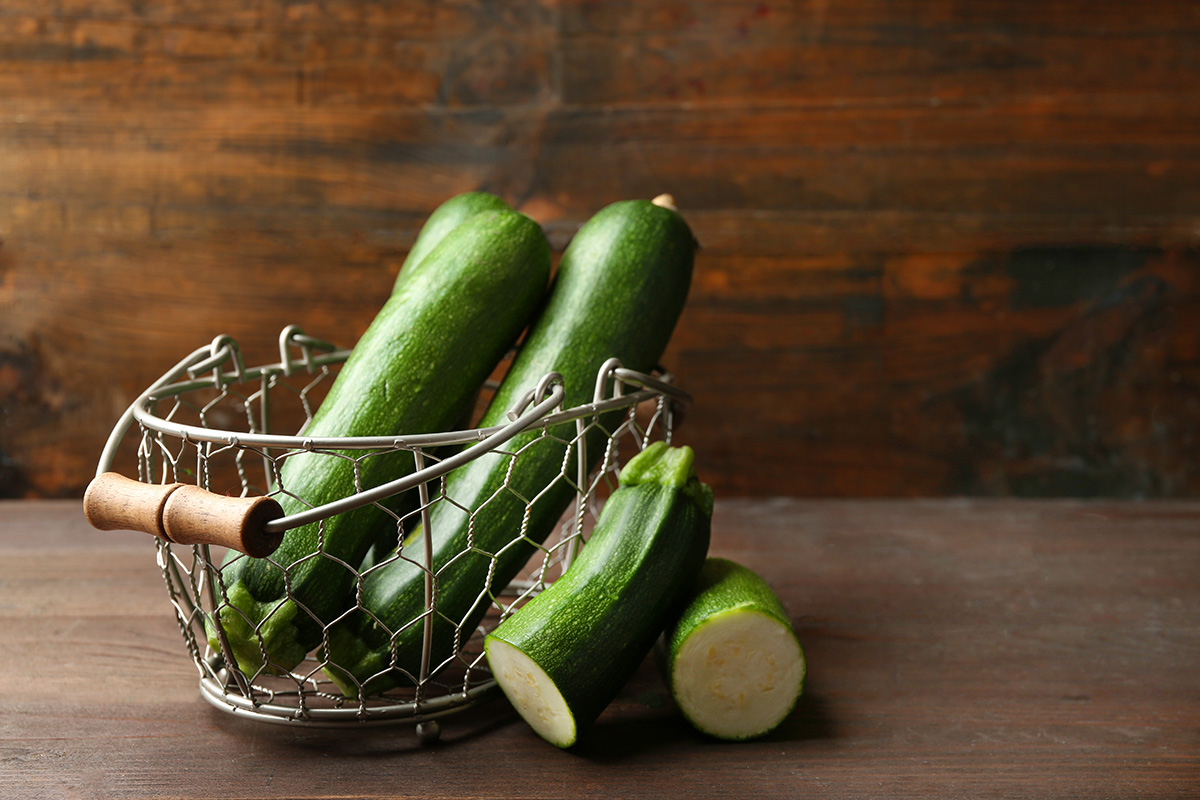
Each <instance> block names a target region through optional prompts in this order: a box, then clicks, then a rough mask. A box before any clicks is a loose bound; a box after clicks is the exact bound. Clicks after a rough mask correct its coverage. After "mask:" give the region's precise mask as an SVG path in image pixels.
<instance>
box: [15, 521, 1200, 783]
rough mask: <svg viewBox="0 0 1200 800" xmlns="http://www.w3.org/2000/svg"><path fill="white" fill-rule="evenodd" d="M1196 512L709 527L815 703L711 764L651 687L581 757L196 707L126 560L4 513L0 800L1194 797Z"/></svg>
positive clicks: (1198, 748)
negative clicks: (785, 625)
mask: <svg viewBox="0 0 1200 800" xmlns="http://www.w3.org/2000/svg"><path fill="white" fill-rule="evenodd" d="M1198 523H1200V507H1197V505H1196V504H1195V503H1194V502H1192V503H1185V502H1155V503H1116V502H1080V501H1061V500H1060V501H1012V500H1006V501H1005V500H971V501H968V500H926V501H859V502H849V501H800V500H789V499H782V498H780V499H773V500H718V503H717V510H716V515H715V517H714V530H713V548H712V552H713V554H718V555H722V556H725V557H729V558H733V559H736V560H738V561H740V562H742V563H745V564H747V565H748V566H751V567H752V568H754V569H756V570H757V571H759V572H760V573H761V574H762V575H763V576H764V577H765V578H766V579H767V580H768V581H769V582H770V583H771V584H772V586H773V587H774V588H775V589H776V590H777V591H778V593H779V594H780V597H781V598H782V600H783V602H784V605H785V607H786V609H787V611H788V613H789V614H790V615H791V617H792V620H793V624H794V625H795V627H796V630H797V632H798V634H799V637H800V640H801V642H802V644H803V645H804V647H805V650H806V653H807V656H808V661H809V678H808V683H807V687H806V693H805V696H804V698H803V699H802V702H801V704H800V706H799V707H798V708H797V710H796V712H795V713H794V714H793V716H792V717H790V718H789V719H788V720H787V721H786V722H785V724H784V725H783V727H782V728H780V729H779V730H778V731H776V732H775V733H774V734H772V735H771V736H769V737H767V738H766V739H763V740H761V741H756V742H750V743H745V744H727V743H724V744H723V743H714V742H712V741H708V740H705V739H704V738H702V737H701V736H699V735H698V734H696V733H695V732H693V731H691V730H690V729H689V728H688V727H687V726H686V724H685V723H684V722H682V720H681V718H680V717H679V716H678V715H677V713H676V712H675V710H674V708H673V706H672V704H671V701H670V700H669V699H668V697H667V696H666V694H665V693H664V691H663V688H662V685H661V684H660V682H659V679H658V677H657V675H656V673H655V671H654V669H653V665H652V664H651V663H649V662H648V663H647V664H645V665H644V666H643V668H642V669H641V670H640V671H639V672H638V674H637V675H636V676H635V677H634V679H633V680H632V681H631V683H630V684H629V685H628V686H627V687H626V689H625V690H624V691H623V692H622V694H621V695H620V696H619V697H618V699H617V700H616V701H615V702H614V704H613V705H612V706H610V708H609V709H608V710H607V711H606V712H605V713H604V715H603V716H602V717H601V719H600V721H599V724H598V725H597V727H596V728H595V729H594V730H593V731H592V732H591V734H590V735H589V736H588V737H587V738H586V739H585V740H584V741H583V742H581V744H580V745H579V746H578V747H577V748H575V749H573V750H572V751H570V752H562V751H559V750H557V749H555V748H553V747H550V746H549V745H546V744H545V743H544V742H542V741H540V740H539V739H537V737H536V736H535V735H534V734H533V733H532V732H531V731H530V730H529V729H528V728H527V727H526V726H525V725H524V724H523V723H521V722H520V720H519V719H518V718H517V717H516V716H515V714H514V713H513V712H512V711H511V710H509V708H508V707H507V705H506V704H505V703H503V702H502V701H496V702H494V703H489V704H486V705H484V706H482V707H480V708H478V709H477V710H475V711H472V712H470V713H467V714H463V715H460V716H459V717H456V718H454V719H451V720H448V721H446V722H445V724H444V726H443V740H442V742H441V744H439V745H437V746H435V747H431V748H423V747H421V746H419V745H418V744H417V742H416V738H415V736H414V735H413V733H412V731H411V730H409V729H407V728H403V727H401V728H397V729H394V730H381V729H376V730H374V731H353V732H331V731H320V730H307V729H300V728H294V727H280V726H274V725H264V724H261V723H249V722H246V721H244V720H239V719H235V718H232V717H230V716H228V715H225V714H223V713H221V712H219V711H217V710H215V709H213V708H211V707H209V706H208V705H207V704H206V703H204V701H203V700H201V698H200V697H199V693H198V692H197V689H196V685H195V680H196V673H195V671H194V668H193V667H192V666H191V665H190V664H189V661H188V656H187V654H186V651H185V650H184V647H183V643H182V641H181V639H180V637H179V633H178V631H177V629H176V626H175V623H174V621H173V619H172V616H171V611H170V606H169V604H168V602H167V597H166V593H165V590H164V589H163V586H162V583H161V580H160V576H159V571H158V568H157V566H156V565H155V563H154V548H153V545H152V544H151V543H150V542H149V541H147V540H146V539H145V537H144V535H143V534H132V533H130V534H122V533H118V532H111V533H100V532H96V531H92V530H91V529H89V528H88V527H87V526H86V523H85V522H84V520H83V517H82V513H81V511H80V508H79V504H78V503H77V502H75V501H43V502H29V501H7V502H4V503H0V632H2V633H3V635H4V637H5V641H6V646H5V647H4V648H0V678H2V680H0V759H2V760H0V763H3V765H4V766H3V768H2V769H0V794H3V795H4V796H6V797H26V796H35V797H89V798H108V797H121V798H130V799H133V798H152V797H153V798H162V797H185V796H186V797H206V798H233V797H238V798H258V797H262V798H270V797H294V798H304V797H330V796H357V797H392V798H400V797H411V798H449V797H497V796H503V797H514V798H517V797H522V798H524V797H528V798H555V797H581V798H590V797H613V796H621V797H667V798H674V797H679V798H691V797H701V796H703V797H713V798H744V797H777V796H784V797H790V796H799V795H814V796H821V797H830V798H850V797H855V798H863V797H955V798H975V797H996V796H1009V797H1013V796H1037V797H1098V796H1103V797H1113V798H1124V797H1187V796H1190V795H1191V794H1194V791H1195V787H1196V786H1197V785H1200V733H1198V731H1200V694H1198V693H1197V688H1198V684H1197V677H1196V673H1195V663H1196V660H1197V658H1200V635H1198V634H1197V631H1198V630H1200V626H1198V625H1197V623H1198V621H1200V620H1198V619H1197V609H1198V608H1200V538H1198V537H1197V535H1196V531H1197V530H1198V527H1197V525H1198Z"/></svg>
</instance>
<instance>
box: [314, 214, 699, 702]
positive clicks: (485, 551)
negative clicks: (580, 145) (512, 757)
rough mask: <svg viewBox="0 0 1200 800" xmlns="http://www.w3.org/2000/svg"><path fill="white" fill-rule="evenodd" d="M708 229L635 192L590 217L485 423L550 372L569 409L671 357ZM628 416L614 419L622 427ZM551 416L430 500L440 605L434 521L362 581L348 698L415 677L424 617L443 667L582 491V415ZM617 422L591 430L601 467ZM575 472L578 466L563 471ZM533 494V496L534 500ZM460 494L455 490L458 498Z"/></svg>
mask: <svg viewBox="0 0 1200 800" xmlns="http://www.w3.org/2000/svg"><path fill="white" fill-rule="evenodd" d="M695 247H696V243H695V239H694V238H693V236H692V233H691V230H690V229H689V228H688V226H687V223H686V222H684V220H683V218H682V217H681V216H680V215H679V214H678V213H677V212H676V211H674V210H673V209H669V208H665V207H663V206H660V205H655V204H654V203H651V202H648V201H640V200H633V201H623V202H618V203H614V204H612V205H610V206H607V207H605V208H604V209H601V210H600V211H599V212H597V213H596V215H595V216H593V217H592V218H591V219H590V220H588V221H587V222H586V223H585V224H584V225H583V227H582V228H580V230H579V232H578V233H577V234H576V235H575V237H574V239H572V241H571V243H570V245H569V246H568V247H567V249H566V251H565V252H564V253H563V257H562V260H561V263H560V265H559V269H558V273H557V275H556V277H555V281H554V285H553V287H552V289H551V292H550V296H549V299H548V302H547V304H546V307H545V309H544V310H543V311H542V312H541V314H540V315H539V317H538V319H537V321H536V322H535V323H534V325H533V327H532V329H531V330H530V333H529V334H528V336H527V337H526V339H525V342H524V343H523V345H522V347H521V349H520V351H519V352H518V353H517V356H516V358H515V359H514V360H513V363H512V365H511V366H510V368H509V370H508V373H507V374H506V375H505V376H504V379H503V380H502V382H501V384H500V387H499V388H498V389H497V391H496V395H495V396H494V397H493V398H492V401H491V403H490V404H489V406H488V409H487V411H486V412H485V413H484V416H483V418H482V419H481V420H480V422H479V426H480V427H481V428H486V427H491V426H494V425H502V424H506V423H507V422H508V421H509V420H508V418H507V416H506V415H507V412H508V410H509V409H510V408H511V407H512V406H513V405H514V404H515V403H516V402H517V401H518V400H519V399H520V398H521V396H522V394H524V393H525V392H528V391H529V390H531V389H533V388H534V387H535V386H536V385H537V383H538V381H539V380H540V379H541V378H542V377H543V376H545V375H546V374H547V373H549V372H558V373H559V374H560V375H562V377H563V380H564V384H565V389H566V394H565V398H564V400H563V406H564V407H565V408H572V407H575V406H578V405H581V404H585V403H590V402H591V400H592V393H593V389H594V387H595V382H596V374H597V372H598V371H599V369H600V367H601V366H602V365H603V364H604V362H605V361H606V360H608V359H609V358H612V357H614V356H615V357H616V358H619V359H621V361H622V363H623V364H624V365H625V366H627V367H630V368H632V369H636V370H641V371H646V372H648V371H650V370H652V369H653V368H654V367H655V365H656V364H657V363H658V360H659V358H660V357H661V356H662V353H663V351H664V349H665V348H666V345H667V341H668V340H669V339H670V337H671V333H672V331H673V330H674V327H675V323H676V321H677V320H678V318H679V315H680V313H681V311H682V310H683V306H684V302H685V301H686V299H687V291H688V286H689V284H690V282H691V274H692V261H693V255H694V252H695ZM621 413H622V412H619V411H618V412H616V414H617V417H616V419H613V418H611V417H608V418H606V419H605V420H602V422H603V423H604V424H605V425H606V426H607V427H608V430H612V428H613V426H615V425H616V424H619V422H620V415H621ZM548 433H549V434H550V435H548V436H547V435H544V434H543V431H542V430H541V429H540V428H539V429H536V430H533V431H527V432H525V433H522V434H520V435H519V436H517V437H514V438H513V439H512V440H511V441H510V442H508V443H507V444H506V445H505V446H504V448H503V449H504V451H505V452H506V453H515V452H520V456H519V457H518V458H517V459H516V460H515V461H514V460H513V458H512V457H511V456H509V455H504V454H501V453H495V452H493V453H488V454H486V455H484V456H481V457H480V458H478V459H475V460H474V461H471V462H470V463H468V464H465V465H463V466H462V467H460V468H459V469H456V470H454V471H453V472H451V473H450V474H448V475H447V476H446V477H445V479H444V483H443V485H442V492H441V493H440V494H441V496H442V499H441V500H439V501H438V502H436V503H434V504H433V506H432V508H431V509H430V518H431V519H430V524H431V527H432V530H433V532H434V536H433V542H432V550H433V571H434V573H435V575H436V581H435V587H434V588H435V599H434V603H435V611H434V613H432V614H429V615H428V616H427V617H426V614H425V593H424V592H425V589H424V587H425V580H424V578H425V572H424V569H423V568H422V567H420V566H418V563H422V562H423V560H424V532H423V531H422V529H421V528H419V527H418V528H417V529H416V530H415V531H414V533H413V534H412V535H410V536H409V537H408V539H407V540H406V541H405V543H404V547H403V548H402V556H403V557H402V558H398V559H395V560H393V561H391V562H389V563H387V564H384V565H382V566H381V567H379V568H378V569H376V570H374V571H372V572H370V573H368V574H367V575H366V576H365V577H364V580H363V587H362V589H363V590H362V601H361V604H362V607H363V609H365V613H359V614H357V615H353V616H351V617H349V618H347V619H346V620H345V621H344V622H341V623H339V624H338V625H336V626H334V627H333V628H332V629H331V631H330V636H329V651H328V654H327V659H326V660H327V662H328V663H327V666H326V670H325V672H326V674H327V675H328V676H329V677H330V678H331V679H332V680H333V681H334V682H335V683H336V684H337V685H338V687H339V688H340V689H341V690H342V692H343V694H345V695H346V696H347V697H351V698H353V697H357V696H358V695H359V694H360V693H365V694H377V693H379V692H383V691H386V690H387V689H390V688H392V687H393V686H396V685H397V684H403V683H407V684H410V685H411V684H412V683H415V681H416V678H417V676H418V673H419V671H420V667H421V653H422V636H423V628H424V624H425V623H423V621H422V620H423V619H428V620H429V623H428V624H430V625H432V627H433V630H432V646H433V649H432V651H431V660H430V664H431V667H432V669H431V671H436V670H437V669H438V668H439V667H440V666H443V665H444V664H446V663H447V662H448V661H449V660H451V659H453V658H454V656H455V654H456V653H457V651H458V650H459V648H461V646H462V645H463V644H464V643H465V642H466V640H467V638H469V637H470V636H471V634H472V633H473V631H474V629H475V627H476V626H477V625H478V624H479V622H480V620H482V618H483V615H484V613H485V612H486V611H487V609H488V607H489V606H490V605H491V604H492V599H493V597H494V595H495V594H498V593H499V592H500V590H501V589H503V588H504V587H505V586H507V585H508V583H509V581H511V580H512V579H513V578H514V577H515V576H516V574H517V573H518V572H519V571H520V570H521V568H522V567H523V566H524V565H525V564H526V562H527V561H528V560H529V558H530V557H531V556H532V554H533V553H534V552H535V549H536V547H537V546H538V545H539V544H540V543H541V542H543V541H545V539H546V538H547V537H548V536H549V535H550V532H551V531H552V530H553V529H554V527H555V525H556V524H557V523H558V521H559V519H560V518H561V516H562V514H563V512H564V510H565V509H566V508H567V506H568V505H569V504H570V502H571V501H572V500H573V499H574V498H575V496H576V490H575V487H574V485H573V478H572V476H573V475H574V474H575V462H576V450H577V448H578V447H579V445H578V444H572V445H568V444H567V442H570V441H571V440H572V439H574V438H575V425H574V423H573V422H568V423H563V424H561V425H558V426H555V427H553V428H551V429H550V430H549V431H548ZM606 436H607V434H606V433H605V432H604V431H602V430H600V426H593V429H592V430H591V431H590V432H589V433H588V434H587V436H586V437H585V439H584V441H585V442H586V455H587V463H588V468H589V470H590V469H592V468H594V466H595V465H596V464H597V463H598V461H599V458H600V456H601V455H602V454H603V451H604V447H605V444H606ZM564 472H565V473H566V474H564ZM523 498H527V499H529V500H530V502H527V500H526V499H523ZM448 501H453V502H448Z"/></svg>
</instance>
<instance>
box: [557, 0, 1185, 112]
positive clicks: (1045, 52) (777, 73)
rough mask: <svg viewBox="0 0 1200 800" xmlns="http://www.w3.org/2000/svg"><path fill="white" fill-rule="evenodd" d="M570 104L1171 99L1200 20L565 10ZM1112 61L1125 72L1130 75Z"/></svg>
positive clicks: (827, 8) (906, 9)
mask: <svg viewBox="0 0 1200 800" xmlns="http://www.w3.org/2000/svg"><path fill="white" fill-rule="evenodd" d="M562 17H563V23H562V29H563V35H564V39H565V40H566V41H567V42H568V43H569V46H567V47H565V48H564V50H563V57H564V58H563V98H564V100H566V101H567V102H568V103H572V104H578V105H600V104H609V105H612V104H624V103H665V102H687V103H689V104H696V105H708V104H723V103H738V104H740V103H744V102H745V101H746V98H747V96H749V97H752V98H753V99H754V101H756V102H758V103H772V104H775V103H781V104H794V103H797V102H800V103H803V102H806V101H807V100H808V99H810V98H821V99H826V98H829V99H832V98H836V99H837V100H838V101H839V102H846V103H860V102H870V101H877V100H888V101H895V100H910V101H911V100H917V101H926V102H934V103H936V102H940V101H944V100H959V99H962V100H965V101H966V102H969V103H977V104H982V105H989V104H991V103H992V102H994V101H996V100H997V99H1001V98H1014V97H1030V98H1044V97H1061V96H1069V95H1075V94H1085V95H1087V96H1089V97H1096V96H1100V97H1105V96H1110V97H1111V96H1117V97H1119V96H1136V95H1139V94H1146V93H1151V94H1153V93H1156V92H1166V93H1170V94H1175V93H1176V92H1178V91H1179V90H1180V89H1181V88H1182V87H1184V86H1187V87H1189V88H1190V90H1191V91H1192V92H1195V90H1196V89H1197V87H1198V85H1200V83H1198V79H1200V71H1198V67H1200V65H1197V64H1196V62H1195V61H1194V60H1193V59H1190V58H1187V57H1186V56H1184V57H1180V55H1179V54H1181V53H1183V52H1186V51H1187V50H1188V49H1189V48H1192V47H1194V46H1195V43H1196V41H1197V38H1198V36H1200V19H1198V18H1197V15H1196V13H1195V9H1194V8H1182V7H1181V6H1180V4H1179V3H1175V2H1171V0H1157V1H1156V2H1150V3H1142V4H1139V6H1138V8H1137V11H1136V12H1134V11H1132V10H1131V9H1129V8H1121V7H1119V6H1117V5H1115V4H1108V3H1105V4H1097V5H1096V6H1095V7H1089V9H1088V13H1087V14H1081V13H1080V8H1079V6H1078V5H1077V4H1075V3H1072V2H1062V1H1061V0H1060V1H1058V2H1047V3H1040V4H1038V5H1037V7H1032V6H1029V5H1028V4H1013V3H1003V2H984V3H971V4H969V5H966V6H964V5H962V4H954V3H911V2H901V3H886V2H877V1H876V0H855V1H854V2H845V3H837V4H830V3H824V2H818V3H772V2H761V3H733V2H727V0H696V1H695V2H671V3H648V4H647V3H635V2H618V3H603V4H597V3H589V2H568V3H565V4H564V5H563V9H562ZM1116 65H1129V67H1130V68H1129V69H1128V70H1124V69H1120V68H1117V69H1115V70H1114V67H1115V66H1116Z"/></svg>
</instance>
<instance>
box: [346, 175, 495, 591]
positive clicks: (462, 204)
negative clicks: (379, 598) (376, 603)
mask: <svg viewBox="0 0 1200 800" xmlns="http://www.w3.org/2000/svg"><path fill="white" fill-rule="evenodd" d="M511 210H512V209H511V208H509V205H508V203H506V202H504V201H503V200H502V199H500V198H499V197H497V196H496V195H494V194H490V193H488V192H464V193H462V194H457V195H455V196H454V197H451V198H450V199H449V200H446V201H445V202H443V203H442V204H441V205H440V206H438V207H437V208H435V209H434V210H433V213H432V214H430V215H429V218H428V219H426V220H425V224H424V225H422V226H421V230H420V231H419V232H418V233H417V238H416V239H415V240H414V241H413V245H412V247H411V248H410V249H409V251H408V255H407V256H406V257H405V259H404V264H403V266H402V267H401V268H400V274H398V275H397V276H396V281H395V283H394V285H393V287H392V292H393V294H394V293H395V292H397V291H399V290H400V288H401V287H403V286H404V285H405V284H406V283H407V282H408V281H410V280H413V278H414V277H415V276H417V275H419V274H421V270H420V269H419V265H420V264H421V262H422V261H424V260H425V256H427V255H429V253H430V252H431V251H432V250H433V248H434V247H436V246H437V244H438V243H439V242H441V241H442V239H444V238H446V234H448V233H450V231H452V230H454V229H455V228H457V227H458V226H459V225H461V224H462V223H463V222H465V221H467V220H468V219H470V218H471V217H473V216H475V215H476V214H482V213H485V212H488V211H511ZM478 391H479V390H478V388H477V389H476V391H475V393H474V394H473V395H472V397H471V399H470V400H469V401H467V402H466V403H465V404H464V409H463V414H462V415H461V416H460V418H459V419H457V420H455V421H454V422H452V423H451V427H454V428H465V427H467V425H468V424H470V415H471V412H472V411H473V410H474V407H475V399H476V396H477V395H478ZM390 505H391V506H392V507H393V510H394V511H395V513H396V516H398V517H400V518H401V519H402V520H403V526H404V527H407V528H409V529H411V528H412V527H413V525H414V524H415V523H413V522H412V519H413V515H414V513H415V512H416V510H417V508H418V507H419V505H420V501H419V500H418V499H417V492H416V490H409V491H408V492H405V493H403V494H402V495H400V496H398V497H395V498H392V499H391V501H390ZM400 528H401V526H400V525H396V524H395V520H393V519H392V518H391V517H390V516H384V517H382V518H381V519H379V521H378V523H377V524H376V526H375V533H374V536H373V537H372V544H371V546H370V547H369V548H368V549H367V554H366V555H365V556H364V557H363V562H362V564H360V565H359V568H358V571H359V572H365V571H366V570H368V569H370V568H371V567H372V566H373V565H375V564H377V563H379V562H380V561H382V560H383V559H384V558H386V557H387V555H388V554H389V553H391V552H392V551H393V550H395V549H396V544H397V542H399V540H400V535H401V533H402V532H401V530H400Z"/></svg>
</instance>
